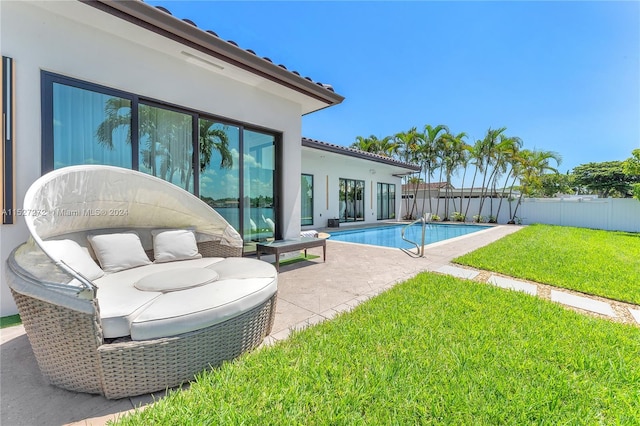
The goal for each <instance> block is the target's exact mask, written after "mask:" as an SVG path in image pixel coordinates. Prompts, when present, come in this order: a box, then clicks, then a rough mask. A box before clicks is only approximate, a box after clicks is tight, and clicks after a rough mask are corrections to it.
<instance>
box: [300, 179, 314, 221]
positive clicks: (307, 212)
mask: <svg viewBox="0 0 640 426" xmlns="http://www.w3.org/2000/svg"><path fill="white" fill-rule="evenodd" d="M300 193H301V195H300V200H301V202H302V205H301V209H300V215H301V219H300V225H302V226H304V225H313V175H306V174H303V175H302V182H301V185H300Z"/></svg>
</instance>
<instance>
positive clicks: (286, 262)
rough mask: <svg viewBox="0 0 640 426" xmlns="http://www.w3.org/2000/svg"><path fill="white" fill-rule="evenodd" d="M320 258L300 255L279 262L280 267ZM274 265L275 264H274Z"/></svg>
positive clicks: (313, 255)
mask: <svg viewBox="0 0 640 426" xmlns="http://www.w3.org/2000/svg"><path fill="white" fill-rule="evenodd" d="M319 257H320V256H316V255H315V254H307V255H306V256H305V255H304V253H300V255H299V256H297V257H292V258H290V259H285V260H281V261H280V266H283V265H291V264H292V263H298V262H303V261H305V260H312V259H317V258H319ZM274 263H275V262H274Z"/></svg>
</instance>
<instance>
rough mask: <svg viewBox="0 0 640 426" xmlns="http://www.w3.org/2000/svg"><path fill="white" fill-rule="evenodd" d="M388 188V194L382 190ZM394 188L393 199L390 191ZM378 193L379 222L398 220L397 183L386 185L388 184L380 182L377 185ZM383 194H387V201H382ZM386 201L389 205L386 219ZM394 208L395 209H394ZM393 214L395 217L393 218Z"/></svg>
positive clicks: (377, 215) (377, 216)
mask: <svg viewBox="0 0 640 426" xmlns="http://www.w3.org/2000/svg"><path fill="white" fill-rule="evenodd" d="M385 186H386V188H387V191H386V192H383V190H382V188H383V187H385ZM391 188H393V197H391V195H390V194H391V192H390V189H391ZM377 191H378V194H377V195H378V196H377V199H378V203H377V204H378V205H377V214H376V218H377V220H390V219H395V218H396V184H395V183H386V182H378V183H377ZM382 194H386V195H387V197H386V200H383V199H382ZM385 201H386V203H387V213H388V214H387V217H384V215H383V214H382V212H383V208H382V206H383V203H384V202H385ZM392 207H393V208H392ZM392 214H393V217H392V216H391V215H392Z"/></svg>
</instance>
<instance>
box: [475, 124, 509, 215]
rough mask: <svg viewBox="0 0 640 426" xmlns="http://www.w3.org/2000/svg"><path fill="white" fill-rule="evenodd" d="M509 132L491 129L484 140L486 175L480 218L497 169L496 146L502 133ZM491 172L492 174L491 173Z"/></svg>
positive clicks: (484, 175)
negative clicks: (489, 186)
mask: <svg viewBox="0 0 640 426" xmlns="http://www.w3.org/2000/svg"><path fill="white" fill-rule="evenodd" d="M505 130H507V128H506V127H501V128H499V129H495V130H493V129H491V128H489V130H487V134H486V135H485V137H484V139H483V140H482V155H483V156H484V159H483V169H484V170H483V171H484V174H483V176H482V191H481V194H480V207H479V209H478V216H481V215H482V207H483V206H484V201H485V197H486V196H487V192H488V185H489V184H490V183H491V181H492V179H493V174H494V172H495V169H496V160H497V155H498V154H497V152H498V151H497V150H496V146H497V145H498V141H499V139H500V135H501V134H502V132H504V131H505ZM489 170H491V173H489Z"/></svg>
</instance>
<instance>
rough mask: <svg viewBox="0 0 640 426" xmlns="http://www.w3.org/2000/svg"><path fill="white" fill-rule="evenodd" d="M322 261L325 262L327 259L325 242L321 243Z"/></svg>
mask: <svg viewBox="0 0 640 426" xmlns="http://www.w3.org/2000/svg"><path fill="white" fill-rule="evenodd" d="M322 261H323V262H326V261H327V244H326V243H325V244H323V245H322Z"/></svg>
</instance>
